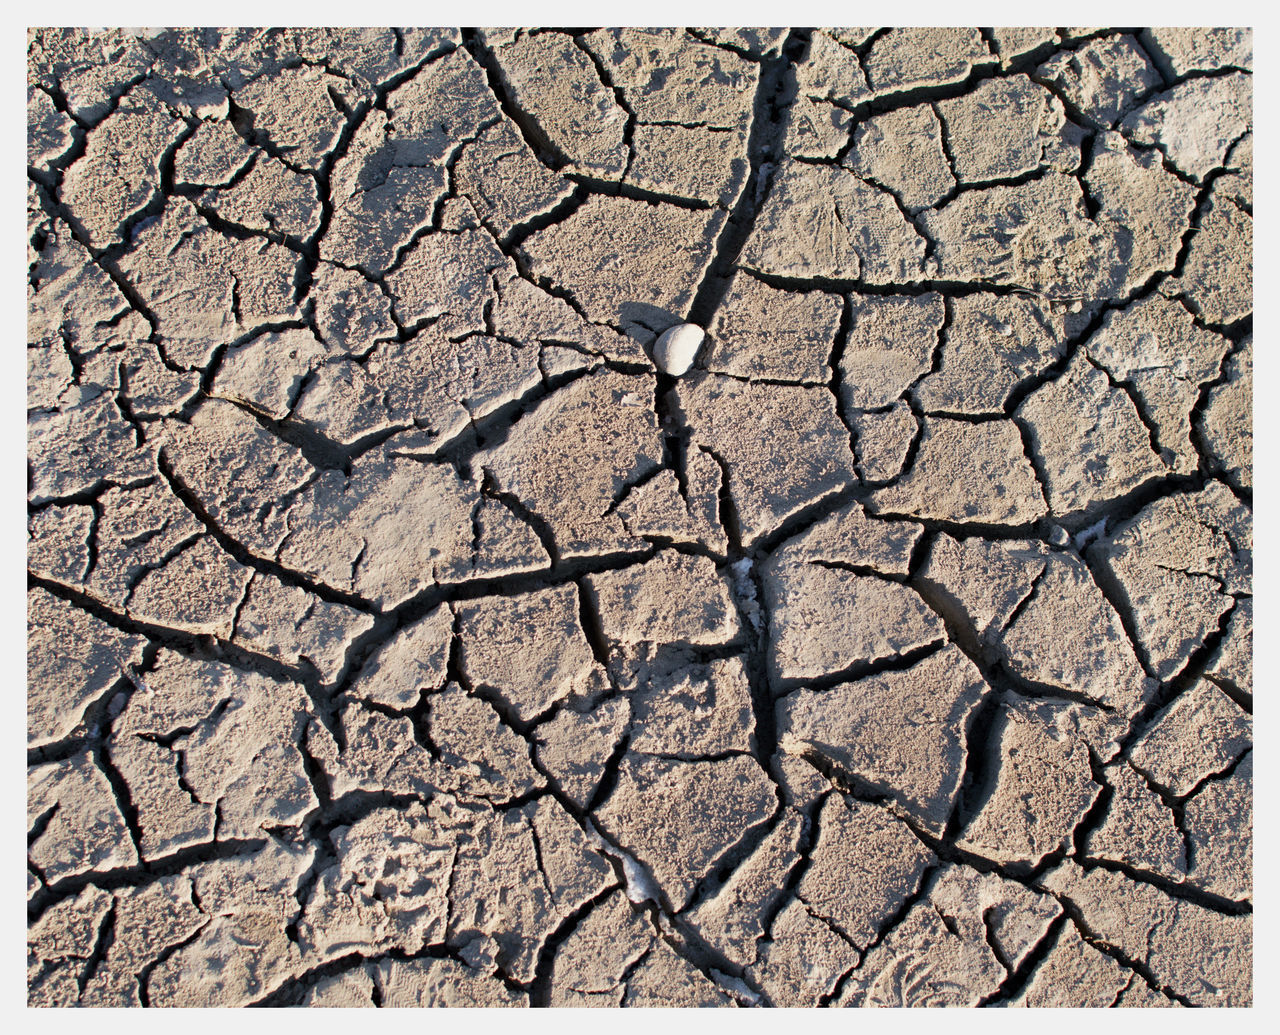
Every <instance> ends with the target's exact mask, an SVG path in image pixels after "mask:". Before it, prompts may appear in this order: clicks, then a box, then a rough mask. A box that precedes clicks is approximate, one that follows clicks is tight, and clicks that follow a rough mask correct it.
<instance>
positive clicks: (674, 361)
mask: <svg viewBox="0 0 1280 1035" xmlns="http://www.w3.org/2000/svg"><path fill="white" fill-rule="evenodd" d="M706 335H707V332H706V331H704V330H703V329H702V328H701V327H699V326H698V325H697V324H696V323H678V324H676V325H675V326H674V327H668V328H667V329H666V330H665V331H663V332H662V334H661V336H660V337H659V338H658V340H657V342H656V343H655V344H654V346H653V361H654V362H655V363H657V364H658V369H659V370H661V371H662V372H663V373H664V374H670V375H671V376H672V377H679V376H680V375H681V374H684V373H686V372H687V371H688V370H689V368H690V367H691V366H693V357H694V356H696V355H697V354H698V347H699V346H700V345H701V344H702V339H703V338H705V337H706Z"/></svg>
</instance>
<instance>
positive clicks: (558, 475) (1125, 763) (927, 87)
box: [27, 28, 1253, 1007]
mask: <svg viewBox="0 0 1280 1035" xmlns="http://www.w3.org/2000/svg"><path fill="white" fill-rule="evenodd" d="M28 61H29V64H28V77H29V78H28V84H29V85H28V119H29V123H28V124H29V137H28V147H29V150H28V163H29V166H28V167H29V178H28V187H27V208H28V227H29V252H28V255H29V261H30V265H29V273H28V298H29V324H28V326H29V333H28V338H27V342H28V347H27V357H28V410H27V414H28V417H27V419H28V460H29V468H28V470H29V475H28V515H29V518H28V521H29V524H28V528H29V544H28V562H29V571H30V575H29V582H28V621H29V640H28V648H29V668H28V678H29V688H28V711H27V722H28V745H29V749H28V750H29V765H30V770H29V773H30V775H29V783H28V788H29V789H28V799H27V800H28V806H27V808H28V835H27V843H28V885H27V901H28V916H29V920H30V933H29V941H28V988H29V997H30V1002H31V1003H32V1004H39V1005H73V1004H80V1005H83V1006H116V1005H135V1006H136V1005H144V1006H146V1005H149V1006H171V1005H190V1006H199V1005H208V1004H218V1005H244V1004H260V1005H309V1006H336V1005H350V1006H401V1005H439V1004H447V1005H477V1004H485V1005H510V1006H546V1005H552V1006H560V1005H566V1006H567V1005H573V1006H646V1005H658V1004H663V1005H693V1004H697V1005H708V1006H754V1005H761V1006H765V1005H774V1006H793V1005H803V1006H818V1005H842V1006H843V1005H848V1006H863V1005H868V1006H869V1005H885V1004H910V1005H943V1004H946V1005H1000V1006H1046V1005H1070V1006H1142V1007H1149V1006H1166V1007H1168V1006H1191V1005H1221V1006H1240V1005H1247V1004H1249V1003H1250V1002H1251V998H1252V979H1251V971H1252V904H1251V900H1252V865H1251V843H1252V839H1251V827H1252V771H1253V770H1252V753H1251V748H1252V719H1251V713H1252V689H1253V683H1252V677H1251V644H1252V615H1253V610H1252V597H1251V593H1252V584H1251V566H1252V559H1251V550H1252V510H1251V506H1252V473H1251V471H1252V466H1251V465H1252V453H1251V448H1252V447H1251V441H1252V440H1251V430H1250V429H1251V404H1252V319H1251V312H1252V270H1251V251H1252V233H1253V231H1252V224H1253V220H1252V211H1253V208H1252V205H1253V201H1252V199H1253V194H1252V168H1253V166H1252V155H1253V148H1252V135H1251V127H1252V107H1251V98H1252V94H1251V68H1252V61H1253V58H1252V40H1251V36H1250V33H1249V32H1248V31H1238V30H1216V29H1215V30H1204V29H1170V30H1163V29H1151V30H1143V31H1141V32H1133V31H1113V30H1107V29H1084V28H1080V29H1074V28H1069V29H871V28H857V29H831V30H825V29H824V30H809V29H796V30H792V31H782V30H758V31H757V30H721V29H710V28H703V29H688V30H662V31H638V30H631V29H625V30H608V29H602V30H595V31H586V30H582V31H573V32H567V31H554V30H547V31H544V30H530V31H507V30H504V31H495V32H489V31H479V30H465V29H464V30H454V29H441V30H425V31H423V30H407V29H406V30H349V31H348V30H342V31H324V30H299V31H289V30H286V31H279V30H273V31H269V32H267V31H256V30H234V31H219V30H212V29H202V30H194V31H155V32H138V31H134V32H121V31H102V32H91V33H86V32H84V31H80V30H35V31H33V32H32V33H31V34H30V41H29V47H28ZM680 322H690V323H695V324H698V325H700V326H702V327H705V328H706V329H707V331H708V335H707V338H706V340H705V341H704V342H703V344H702V346H701V348H700V351H699V352H698V354H697V358H696V362H695V363H694V366H693V368H692V369H691V370H689V371H688V372H687V373H685V374H684V375H683V376H681V377H679V378H676V377H673V376H671V375H669V374H668V373H664V372H662V371H661V370H659V369H658V368H657V367H656V366H655V365H654V363H653V362H652V359H651V357H652V355H653V354H654V343H655V339H656V337H657V336H658V335H659V334H660V333H661V332H662V331H664V330H665V329H667V328H669V327H671V326H673V325H675V324H677V323H680Z"/></svg>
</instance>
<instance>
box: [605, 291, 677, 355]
mask: <svg viewBox="0 0 1280 1035" xmlns="http://www.w3.org/2000/svg"><path fill="white" fill-rule="evenodd" d="M683 322H684V317H683V316H678V315H676V314H675V313H670V312H668V311H667V310H665V309H659V308H658V307H657V306H656V305H649V304H648V303H647V302H623V303H622V304H621V305H619V306H618V323H619V325H620V326H621V327H622V329H623V330H624V331H626V333H627V334H629V335H630V336H631V337H633V338H635V339H636V341H638V342H640V344H642V345H643V346H644V347H645V349H646V350H647V351H650V353H651V350H652V346H653V343H654V340H655V339H656V338H657V337H658V335H659V334H661V333H662V332H663V331H665V330H666V329H667V328H668V327H671V326H673V325H675V324H678V323H683Z"/></svg>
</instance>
